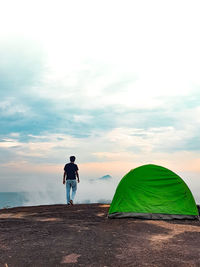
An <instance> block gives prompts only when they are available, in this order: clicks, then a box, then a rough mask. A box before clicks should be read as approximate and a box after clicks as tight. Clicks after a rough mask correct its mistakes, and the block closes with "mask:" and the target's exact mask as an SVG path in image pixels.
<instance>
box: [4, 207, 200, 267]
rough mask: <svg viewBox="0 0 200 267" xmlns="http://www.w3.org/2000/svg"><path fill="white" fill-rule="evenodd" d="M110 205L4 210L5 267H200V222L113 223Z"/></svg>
mask: <svg viewBox="0 0 200 267" xmlns="http://www.w3.org/2000/svg"><path fill="white" fill-rule="evenodd" d="M108 209H109V206H108V205H104V204H88V205H85V204H80V205H74V206H67V205H51V206H35V207H19V208H12V209H2V210H0V266H4V267H12V266H13V267H18V266H19V267H23V266H26V267H28V266H37V267H40V266H41V267H46V266H47V267H51V266H54V267H55V266H87V267H88V266H98V267H101V266H102V267H109V266H115V267H117V266H120V267H121V266H185V267H186V266H187V267H189V266H200V222H199V221H189V220H188V221H186V220H183V221H182V220H181V221H178V220H173V221H153V220H152V221H151V220H140V219H133V218H132V219H108V218H107V213H108Z"/></svg>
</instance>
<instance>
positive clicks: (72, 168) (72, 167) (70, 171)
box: [64, 163, 78, 180]
mask: <svg viewBox="0 0 200 267" xmlns="http://www.w3.org/2000/svg"><path fill="white" fill-rule="evenodd" d="M64 171H65V172H66V180H76V173H75V172H76V171H78V166H77V165H76V164H74V163H67V164H66V165H65V167H64Z"/></svg>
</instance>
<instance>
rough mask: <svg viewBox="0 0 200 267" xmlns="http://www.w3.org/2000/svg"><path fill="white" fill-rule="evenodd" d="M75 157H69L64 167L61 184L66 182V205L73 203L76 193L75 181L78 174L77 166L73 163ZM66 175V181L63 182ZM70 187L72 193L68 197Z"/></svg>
mask: <svg viewBox="0 0 200 267" xmlns="http://www.w3.org/2000/svg"><path fill="white" fill-rule="evenodd" d="M75 159H76V158H75V157H74V156H71V157H70V163H67V164H66V165H65V167H64V175H63V184H65V183H66V195H67V205H73V201H74V197H75V195H76V190H77V183H76V177H77V181H78V183H79V182H80V180H79V174H78V166H77V165H76V164H75V163H74V162H75ZM65 177H66V182H65ZM71 188H72V195H71V197H70V191H71Z"/></svg>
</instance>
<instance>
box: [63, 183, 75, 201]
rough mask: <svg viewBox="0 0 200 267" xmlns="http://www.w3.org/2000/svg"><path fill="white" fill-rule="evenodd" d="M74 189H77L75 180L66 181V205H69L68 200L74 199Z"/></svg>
mask: <svg viewBox="0 0 200 267" xmlns="http://www.w3.org/2000/svg"><path fill="white" fill-rule="evenodd" d="M71 188H72V196H71V198H70V190H71ZM76 189H77V182H76V180H66V195H67V203H69V201H70V200H72V201H74V197H75V195H76Z"/></svg>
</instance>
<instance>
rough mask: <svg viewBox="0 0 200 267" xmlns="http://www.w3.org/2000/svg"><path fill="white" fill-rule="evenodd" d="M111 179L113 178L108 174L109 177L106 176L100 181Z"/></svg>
mask: <svg viewBox="0 0 200 267" xmlns="http://www.w3.org/2000/svg"><path fill="white" fill-rule="evenodd" d="M111 178H112V176H110V175H109V174H107V175H104V176H102V177H100V178H98V180H108V179H111Z"/></svg>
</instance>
